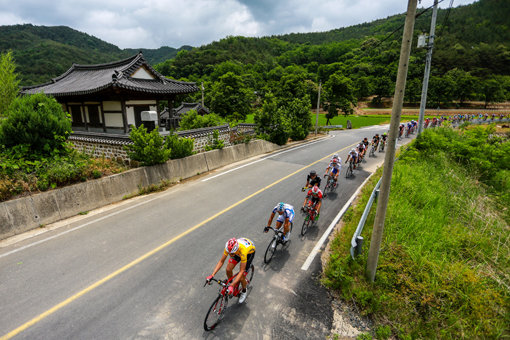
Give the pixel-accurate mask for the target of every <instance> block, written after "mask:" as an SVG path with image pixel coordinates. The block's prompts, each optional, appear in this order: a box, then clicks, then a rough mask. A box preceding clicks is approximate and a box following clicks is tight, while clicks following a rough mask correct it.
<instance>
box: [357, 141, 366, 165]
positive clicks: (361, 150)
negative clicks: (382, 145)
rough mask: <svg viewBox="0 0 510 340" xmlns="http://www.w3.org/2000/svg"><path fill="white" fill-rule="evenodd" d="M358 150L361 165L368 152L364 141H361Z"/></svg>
mask: <svg viewBox="0 0 510 340" xmlns="http://www.w3.org/2000/svg"><path fill="white" fill-rule="evenodd" d="M356 150H357V151H358V154H359V163H361V160H362V159H363V157H364V156H365V151H366V148H365V144H364V143H363V141H361V142H360V143H359V144H358V145H357V146H356Z"/></svg>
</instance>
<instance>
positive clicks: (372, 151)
mask: <svg viewBox="0 0 510 340" xmlns="http://www.w3.org/2000/svg"><path fill="white" fill-rule="evenodd" d="M376 150H377V146H376V145H375V143H372V147H371V148H370V152H369V153H368V157H375V151H376Z"/></svg>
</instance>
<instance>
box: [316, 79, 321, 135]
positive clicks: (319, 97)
mask: <svg viewBox="0 0 510 340" xmlns="http://www.w3.org/2000/svg"><path fill="white" fill-rule="evenodd" d="M320 106H321V81H320V79H319V96H318V97H317V114H316V115H315V136H317V130H318V128H319V107H320Z"/></svg>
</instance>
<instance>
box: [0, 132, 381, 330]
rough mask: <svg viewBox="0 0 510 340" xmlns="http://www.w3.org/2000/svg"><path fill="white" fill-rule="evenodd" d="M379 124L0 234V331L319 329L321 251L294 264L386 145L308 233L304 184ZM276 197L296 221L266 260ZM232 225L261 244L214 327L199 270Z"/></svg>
mask: <svg viewBox="0 0 510 340" xmlns="http://www.w3.org/2000/svg"><path fill="white" fill-rule="evenodd" d="M386 128H387V127H381V126H377V127H369V128H363V129H358V130H346V131H336V132H332V133H331V135H329V136H328V137H326V138H322V139H319V140H316V141H312V142H308V143H305V144H302V145H299V146H296V147H291V148H289V149H286V150H283V151H280V152H277V153H274V154H271V155H263V156H261V157H257V158H253V159H250V160H247V161H244V162H240V163H237V164H233V165H231V166H228V167H225V168H222V169H219V170H218V171H215V172H211V173H209V174H206V175H205V176H197V178H194V179H192V180H189V181H185V182H183V183H181V184H178V185H176V186H173V187H172V188H170V189H168V190H166V191H164V192H160V193H156V194H152V195H148V196H142V197H137V198H134V199H131V200H128V201H124V202H121V203H119V204H115V205H112V206H110V207H107V208H105V209H100V210H98V211H94V212H90V213H89V214H88V215H85V216H79V217H76V218H73V219H69V220H67V221H63V222H59V223H57V225H58V228H57V227H55V228H48V229H47V231H46V230H45V232H42V233H40V234H37V232H35V233H31V234H29V235H30V236H31V237H25V238H16V239H15V240H7V241H2V242H0V273H1V275H0V301H1V304H0V336H1V337H2V338H1V339H9V338H14V339H237V338H247V339H272V338H278V339H311V338H322V339H323V338H325V336H327V335H329V332H330V328H331V323H332V319H333V312H332V309H331V298H330V297H329V295H328V293H327V291H326V290H325V289H324V288H322V287H321V286H320V285H319V283H318V275H319V274H320V272H321V263H320V258H319V256H317V257H316V258H315V259H314V261H313V262H312V265H311V266H310V268H309V269H308V270H302V269H301V267H302V265H303V263H304V262H305V260H306V259H307V257H308V255H309V254H310V251H311V250H312V248H313V247H314V246H315V244H316V242H317V241H318V240H319V238H320V237H321V235H322V234H323V232H324V231H325V230H326V228H327V227H328V226H329V225H330V224H331V221H332V220H333V219H334V217H335V216H336V215H337V213H338V211H339V210H340V208H341V207H342V206H343V205H344V204H345V203H346V201H347V200H348V199H349V197H350V196H351V195H352V194H353V193H354V191H355V190H356V188H357V187H358V186H359V185H360V184H361V183H362V182H363V180H364V179H366V178H367V177H368V176H369V174H370V171H368V170H369V169H374V168H375V165H376V163H381V162H382V160H383V158H384V157H383V153H381V154H379V153H378V154H377V155H376V157H375V158H371V159H369V160H368V162H367V163H365V164H364V166H363V168H361V169H360V170H357V171H355V176H354V177H352V178H350V179H345V177H340V178H341V181H340V185H339V188H338V189H337V191H336V192H335V193H332V194H330V195H328V197H327V198H326V199H325V200H324V203H323V207H322V212H321V216H320V220H319V223H318V227H314V228H311V229H310V230H309V231H308V233H307V235H306V236H305V237H304V238H301V237H300V235H299V230H300V226H301V223H302V222H303V216H302V215H301V214H300V213H299V212H297V211H298V210H299V207H300V206H301V204H302V202H303V199H304V194H303V193H302V192H301V190H300V188H301V187H302V186H303V185H304V183H305V179H306V174H307V173H308V172H309V171H310V170H311V169H316V170H317V171H318V172H319V173H321V172H323V171H324V169H325V168H326V167H327V161H328V160H329V159H330V157H331V155H332V154H333V153H335V152H339V154H340V156H341V157H342V159H343V160H345V158H346V155H347V150H348V149H350V148H352V147H353V144H354V143H357V142H359V141H360V140H361V139H362V138H363V137H365V136H366V137H368V138H369V139H370V138H371V137H372V136H373V135H374V134H375V133H382V132H384V131H385V130H386ZM344 171H345V170H344V169H342V174H343V173H344ZM280 201H284V202H287V203H290V204H292V205H294V206H295V207H296V212H297V213H296V218H295V220H294V225H295V228H296V229H295V230H294V232H293V234H292V236H291V242H289V245H288V246H287V247H286V248H285V249H281V248H279V251H278V252H277V253H276V254H275V258H274V259H273V261H272V262H271V263H270V264H269V265H267V266H264V265H263V255H264V251H265V248H266V246H267V244H268V243H269V240H270V237H271V236H270V234H264V233H263V232H262V229H263V227H264V225H265V224H266V222H267V219H268V216H269V214H270V212H271V209H272V208H273V207H274V206H275V204H276V203H278V202H280ZM233 236H236V237H248V238H250V239H251V240H252V241H253V242H254V243H255V245H256V247H257V253H256V256H255V260H254V264H255V276H254V280H253V286H252V287H253V289H252V290H251V291H250V295H249V296H248V299H247V302H246V303H245V304H242V305H237V304H234V303H232V305H231V307H230V308H229V310H228V313H227V316H226V317H225V319H224V321H223V322H222V323H221V324H220V325H219V326H218V328H217V329H216V330H214V331H213V332H205V331H204V330H203V328H202V324H203V319H204V316H205V313H206V311H207V309H208V307H209V305H210V304H211V302H212V300H213V298H214V297H215V296H216V294H217V288H216V287H214V286H208V287H205V288H204V287H203V283H204V279H205V277H206V276H207V275H209V274H210V273H211V271H212V269H213V268H214V266H215V264H216V263H217V261H218V259H219V258H220V256H221V253H222V251H223V246H224V244H225V242H226V240H227V239H228V238H230V237H233ZM220 273H221V274H223V273H224V270H223V269H222V270H221V271H220Z"/></svg>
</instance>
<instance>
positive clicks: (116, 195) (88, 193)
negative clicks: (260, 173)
mask: <svg viewBox="0 0 510 340" xmlns="http://www.w3.org/2000/svg"><path fill="white" fill-rule="evenodd" d="M279 148H280V147H279V146H278V145H276V144H272V143H269V142H266V141H263V140H255V141H251V142H250V143H248V144H238V145H234V146H231V147H227V148H224V149H222V150H213V151H209V152H204V153H199V154H196V155H193V156H190V157H186V158H181V159H174V160H170V161H168V162H166V163H165V164H160V165H155V166H150V167H141V168H137V169H132V170H129V171H126V172H123V173H120V174H116V175H112V176H108V177H103V178H99V179H96V180H92V181H87V182H83V183H79V184H74V185H70V186H68V187H64V188H60V189H56V190H51V191H47V192H43V193H39V194H35V195H32V196H29V197H22V198H18V199H14V200H10V201H6V202H2V203H0V240H1V239H5V238H7V237H10V236H14V235H17V234H20V233H23V232H25V231H28V230H31V229H34V228H37V227H39V226H41V225H44V224H49V223H53V222H56V221H58V220H61V219H65V218H68V217H71V216H74V215H77V214H78V213H80V212H83V211H89V210H93V209H97V208H99V207H102V206H105V205H108V204H111V203H114V202H117V201H120V200H122V198H123V197H124V196H125V195H128V194H132V193H136V192H138V189H139V188H140V187H147V186H149V185H151V184H159V183H160V182H161V180H170V181H178V180H181V179H185V178H189V177H192V176H195V175H197V174H199V173H204V172H206V171H210V170H214V169H217V168H219V167H222V166H225V165H227V164H231V163H234V162H237V161H240V160H243V159H246V158H249V157H253V156H256V155H260V154H263V153H266V152H271V151H274V150H277V149H279Z"/></svg>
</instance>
